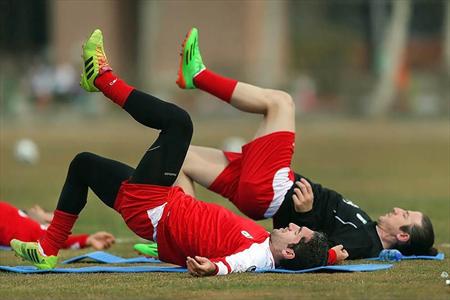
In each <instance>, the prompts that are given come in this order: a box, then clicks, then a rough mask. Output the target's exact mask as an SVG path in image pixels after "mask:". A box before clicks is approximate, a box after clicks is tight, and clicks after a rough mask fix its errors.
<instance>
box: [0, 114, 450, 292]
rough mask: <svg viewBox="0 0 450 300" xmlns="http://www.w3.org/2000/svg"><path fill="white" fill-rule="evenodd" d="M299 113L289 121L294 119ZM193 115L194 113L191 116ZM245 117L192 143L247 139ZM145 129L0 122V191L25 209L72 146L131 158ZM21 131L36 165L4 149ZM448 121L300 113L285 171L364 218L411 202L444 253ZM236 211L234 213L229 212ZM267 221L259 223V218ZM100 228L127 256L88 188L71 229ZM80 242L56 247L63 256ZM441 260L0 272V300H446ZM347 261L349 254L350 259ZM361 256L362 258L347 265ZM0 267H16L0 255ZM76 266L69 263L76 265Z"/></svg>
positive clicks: (117, 123)
mask: <svg viewBox="0 0 450 300" xmlns="http://www.w3.org/2000/svg"><path fill="white" fill-rule="evenodd" d="M300 119H301V118H300ZM194 120H196V119H195V118H194ZM256 127H257V121H256V120H254V119H253V118H250V119H247V120H244V119H233V120H228V121H226V120H212V119H210V120H196V122H195V134H194V138H193V143H196V144H201V145H208V146H220V145H221V141H222V140H223V139H224V138H225V137H227V136H230V135H241V136H243V137H244V138H246V139H249V138H251V136H252V133H253V132H254V131H255V130H256ZM155 136H156V134H155V132H154V131H151V130H148V129H146V128H144V127H142V126H140V125H139V124H135V123H134V122H133V121H132V120H129V119H128V118H127V117H126V116H122V115H121V116H120V117H119V118H118V119H117V120H114V119H106V120H103V119H102V120H82V121H78V122H74V121H65V122H59V123H57V122H54V123H40V122H37V123H33V124H30V125H27V126H25V125H21V126H13V125H11V124H8V122H6V121H3V122H2V123H1V127H0V138H1V140H0V199H2V200H5V201H9V202H11V203H13V204H14V205H16V206H18V207H21V208H26V207H28V206H30V205H32V204H34V203H39V204H40V205H41V206H43V207H44V208H46V209H48V210H51V209H54V207H55V205H56V201H57V199H58V196H59V192H60V189H61V187H62V184H63V182H64V179H65V176H66V172H67V166H68V164H69V162H70V160H71V159H72V157H73V156H74V155H75V154H77V153H78V152H81V151H92V152H96V153H99V154H101V155H104V156H109V157H112V158H115V159H118V160H122V161H124V162H127V163H129V164H132V165H136V163H137V162H138V160H139V158H140V157H141V155H142V153H143V152H144V151H145V149H146V147H147V146H148V145H149V144H150V143H151V141H152V140H153V138H154V137H155ZM21 137H29V138H32V139H33V140H34V141H35V142H36V143H37V144H38V145H39V147H40V151H41V159H40V161H39V164H38V165H37V166H28V165H22V164H19V163H17V162H15V161H14V159H13V157H12V152H13V147H14V143H15V141H16V140H17V139H19V138H21ZM449 168H450V127H449V123H448V120H443V121H389V122H375V121H362V120H351V121H348V120H328V119H325V118H321V119H314V120H312V119H308V120H301V121H300V122H299V123H298V125H297V141H296V155H295V159H294V169H295V170H296V171H299V172H300V173H302V174H304V175H306V176H309V177H310V178H311V179H313V180H315V181H317V182H319V183H322V184H323V185H325V186H327V187H330V188H334V189H336V190H337V191H339V192H340V193H342V194H344V195H345V196H346V197H347V198H349V199H351V200H352V201H353V202H355V203H357V204H359V206H361V207H363V208H364V209H365V210H366V211H367V212H368V213H369V215H370V216H372V217H373V218H376V217H377V216H378V215H379V214H381V213H384V212H385V211H387V210H390V209H391V208H392V207H393V206H399V207H405V208H408V209H412V210H422V211H424V212H425V213H427V214H428V215H429V216H430V217H431V219H432V220H433V222H434V228H435V233H436V245H437V247H438V248H439V250H440V251H441V252H445V254H446V256H447V257H448V256H449V255H450V248H449V247H450V185H449V184H450V170H449ZM198 198H200V199H202V200H205V201H210V202H217V203H220V204H222V205H224V206H226V207H229V208H231V209H233V210H235V209H234V208H233V207H232V206H230V205H229V204H228V203H227V201H226V200H224V199H222V198H220V197H218V196H216V195H214V194H211V193H209V192H208V191H205V190H204V189H201V188H199V189H198ZM235 211H236V210H235ZM262 224H263V225H264V226H266V227H267V228H268V229H270V222H269V221H265V222H262ZM96 230H108V231H110V232H112V233H114V234H115V235H116V236H117V237H119V238H120V239H121V240H122V242H121V243H118V244H116V245H115V246H114V247H113V248H111V250H110V252H111V253H114V254H117V255H121V256H125V257H133V256H135V253H134V252H133V251H132V245H133V243H135V242H140V241H141V240H140V239H139V238H137V237H135V236H134V235H133V233H132V232H130V231H129V230H128V229H127V227H126V225H125V224H124V223H123V221H122V220H121V218H120V217H119V216H118V215H116V214H115V213H114V212H113V211H112V210H111V209H109V208H107V207H106V206H104V205H103V204H102V203H100V201H99V200H98V199H96V197H95V196H93V195H92V194H90V197H89V200H88V204H87V206H86V208H85V210H84V211H83V212H82V214H81V216H80V218H79V221H78V223H77V225H76V227H75V229H74V232H86V231H89V232H91V231H96ZM88 251H90V250H88V249H86V250H80V251H74V250H67V251H62V252H61V257H62V259H66V258H69V257H72V256H75V255H79V254H81V253H85V252H88ZM449 261H450V260H449V259H448V258H446V259H445V260H444V261H442V262H437V261H408V262H406V261H405V262H400V263H396V264H395V266H394V268H392V269H390V270H387V271H378V272H372V273H353V274H344V273H340V274H339V273H338V274H304V275H274V274H259V275H257V274H234V275H229V276H225V277H214V278H193V277H190V276H189V275H188V274H157V273H147V274H145V273H143V274H84V275H83V274H77V275H75V274H64V275H57V274H50V275H17V274H10V273H0V295H1V296H0V298H1V299H122V298H127V299H143V298H146V299H149V298H155V299H177V298H178V299H241V298H245V299H290V298H296V299H298V298H305V299H308V298H316V299H321V298H330V299H335V298H344V299H449V297H450V286H445V283H444V279H442V278H441V277H440V275H441V273H442V271H447V272H449V273H450V264H449ZM351 263H354V262H351ZM357 263H364V261H357ZM0 264H1V265H21V264H23V263H22V262H21V261H20V260H18V259H17V258H15V257H14V255H13V254H12V253H11V252H7V251H0ZM83 265H84V266H85V265H86V264H77V265H76V266H83Z"/></svg>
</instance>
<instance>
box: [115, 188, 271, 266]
mask: <svg viewBox="0 0 450 300" xmlns="http://www.w3.org/2000/svg"><path fill="white" fill-rule="evenodd" d="M144 195H145V196H144ZM144 199H145V200H144ZM161 200H163V201H161ZM115 208H116V209H117V210H118V211H119V212H120V213H121V214H122V216H123V218H124V219H125V220H126V222H127V225H128V226H129V227H130V228H131V229H132V230H133V231H135V232H136V233H138V234H139V235H140V236H143V237H144V236H145V237H146V238H149V239H152V240H154V241H157V242H158V254H159V258H160V259H161V260H162V261H165V262H168V263H173V264H177V265H180V266H186V258H187V257H188V256H190V257H194V256H203V257H207V258H209V259H210V260H211V261H212V262H214V263H215V264H216V266H217V274H218V275H224V274H228V273H234V272H245V271H251V270H254V269H256V268H265V269H272V268H275V263H274V259H273V256H272V252H271V251H270V247H269V236H270V234H269V233H268V232H267V231H266V230H265V229H264V227H262V226H260V225H258V224H257V223H256V222H254V221H252V220H250V219H247V218H244V217H240V216H238V215H236V214H234V213H233V212H231V211H229V210H227V209H226V208H224V207H221V206H219V205H216V204H212V203H206V202H202V201H199V200H197V199H195V198H193V197H191V196H189V195H186V194H185V193H184V191H183V190H182V189H181V188H180V187H160V186H152V185H142V184H129V183H124V184H122V187H121V189H120V191H119V194H118V198H117V199H116V204H115ZM143 228H146V230H145V231H146V232H145V233H144V232H142V231H141V230H142V229H143Z"/></svg>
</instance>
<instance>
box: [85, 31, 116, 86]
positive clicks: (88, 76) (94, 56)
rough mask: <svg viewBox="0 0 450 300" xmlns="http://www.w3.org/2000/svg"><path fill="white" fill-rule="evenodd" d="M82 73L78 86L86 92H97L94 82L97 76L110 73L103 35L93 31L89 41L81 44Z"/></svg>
mask: <svg viewBox="0 0 450 300" xmlns="http://www.w3.org/2000/svg"><path fill="white" fill-rule="evenodd" d="M82 48H83V55H82V57H83V73H81V81H80V85H81V87H82V88H83V89H85V90H86V91H88V92H98V91H99V90H98V88H97V87H96V86H95V85H94V80H95V78H97V76H98V75H101V74H103V73H105V72H106V71H111V67H110V66H109V64H108V59H107V58H106V54H105V49H104V48H103V34H102V32H101V30H100V29H95V30H94V32H93V33H92V34H91V36H90V37H89V39H88V40H87V41H86V42H85V43H84V44H83V47H82Z"/></svg>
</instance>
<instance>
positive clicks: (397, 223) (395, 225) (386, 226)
mask: <svg viewBox="0 0 450 300" xmlns="http://www.w3.org/2000/svg"><path fill="white" fill-rule="evenodd" d="M414 224H417V225H419V226H420V224H422V213H421V212H419V211H411V210H404V209H402V208H398V207H394V209H392V211H390V212H388V213H387V214H385V215H384V216H380V217H379V218H378V226H380V228H382V229H383V230H384V231H385V232H387V233H388V234H391V235H397V234H399V233H401V232H402V231H401V230H400V227H402V226H405V225H407V226H411V225H414Z"/></svg>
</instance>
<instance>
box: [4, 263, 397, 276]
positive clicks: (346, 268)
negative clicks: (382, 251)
mask: <svg viewBox="0 0 450 300" xmlns="http://www.w3.org/2000/svg"><path fill="white" fill-rule="evenodd" d="M391 267H392V264H364V265H341V266H324V267H317V268H312V269H307V270H300V271H291V270H284V269H275V270H266V269H259V270H256V271H255V273H314V272H330V273H334V272H372V271H378V270H386V269H389V268H391ZM0 271H6V272H14V273H22V274H32V273H144V272H165V273H185V272H187V269H186V268H182V267H158V266H132V267H109V266H95V267H83V268H56V269H52V270H39V269H37V268H36V267H33V266H17V267H9V266H0Z"/></svg>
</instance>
